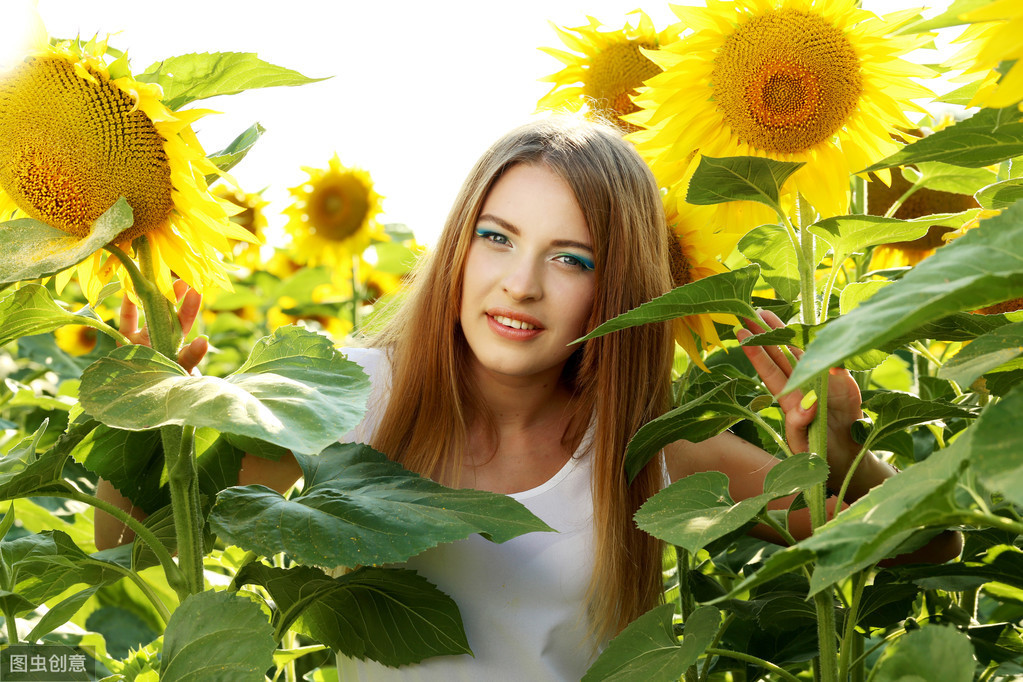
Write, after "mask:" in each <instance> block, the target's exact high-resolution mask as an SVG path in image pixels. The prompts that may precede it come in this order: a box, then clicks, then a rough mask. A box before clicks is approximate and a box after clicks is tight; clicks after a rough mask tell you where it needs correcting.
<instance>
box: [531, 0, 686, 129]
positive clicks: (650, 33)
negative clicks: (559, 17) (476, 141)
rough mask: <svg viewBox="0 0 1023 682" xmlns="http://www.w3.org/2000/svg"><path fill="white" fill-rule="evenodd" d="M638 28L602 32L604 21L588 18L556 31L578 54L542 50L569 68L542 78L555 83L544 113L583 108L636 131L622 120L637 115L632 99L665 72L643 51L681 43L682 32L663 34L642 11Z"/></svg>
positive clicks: (543, 100) (542, 102)
mask: <svg viewBox="0 0 1023 682" xmlns="http://www.w3.org/2000/svg"><path fill="white" fill-rule="evenodd" d="M635 14H638V15H639V22H638V24H637V25H636V26H632V25H630V24H625V26H623V27H622V28H621V29H618V30H616V31H601V30H600V22H599V21H597V20H596V19H594V18H593V17H588V18H589V20H590V23H589V25H588V26H579V27H576V28H565V29H563V28H559V27H557V26H555V27H554V29H555V30H556V31H557V32H558V35H560V36H561V40H562V41H563V42H564V43H565V45H567V46H568V47H570V48H571V49H573V50H575V52H566V51H564V50H558V49H554V48H550V47H541V48H540V49H541V50H542V51H544V52H546V53H547V54H549V55H551V56H552V57H554V58H555V59H557V60H558V61H560V62H561V63H563V64H564V65H565V68H563V69H561V70H560V71H558V72H557V73H554V74H551V75H550V76H547V77H545V78H542V79H541V80H543V81H546V82H549V83H554V87H553V88H551V91H550V92H549V93H547V94H546V95H545V96H544V97H543V98H541V99H540V101H539V103H538V104H537V107H538V108H539V109H567V110H569V111H579V110H581V109H583V108H584V107H585V108H586V109H587V110H588V111H589V112H591V113H592V114H595V115H597V116H598V117H599V118H602V119H606V120H612V121H615V122H617V123H618V124H619V125H621V126H622V127H623V128H624V129H625V130H636V126H635V125H632V124H631V123H626V122H625V121H623V120H622V119H621V118H619V117H620V116H623V115H624V114H628V113H631V112H633V111H636V109H637V107H636V105H634V104H633V103H632V99H631V97H632V95H635V94H636V89H637V88H639V87H640V86H641V85H642V84H643V81H644V80H646V79H647V78H650V77H651V76H653V75H655V74H658V73H660V71H661V69H660V67H659V66H657V65H656V64H654V63H653V62H652V61H650V59H648V58H647V57H646V56H645V55H644V54H643V52H642V49H647V50H652V49H655V48H658V47H661V46H664V45H667V44H669V43H671V42H672V41H673V40H675V39H677V37H678V32H677V29H667V30H664V31H661V32H660V33H658V32H657V31H656V30H654V25H653V22H652V21H651V20H650V17H648V16H647V15H646V14H645V13H644V12H642V11H641V10H637V11H636V12H635Z"/></svg>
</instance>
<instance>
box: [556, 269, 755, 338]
mask: <svg viewBox="0 0 1023 682" xmlns="http://www.w3.org/2000/svg"><path fill="white" fill-rule="evenodd" d="M759 276H760V268H759V267H758V266H756V265H750V266H748V267H745V268H739V269H738V270H731V271H729V272H723V273H721V274H718V275H711V276H710V277H705V278H703V279H700V280H697V281H695V282H693V283H691V284H683V285H682V286H680V287H676V288H674V289H672V290H671V291H669V292H668V293H666V294H663V295H661V296H658V297H657V298H655V299H653V300H652V301H647V302H646V303H644V304H642V305H640V306H638V307H636V308H633V309H632V310H630V311H628V312H626V313H622V314H621V315H619V316H617V317H614V318H612V319H610V320H608V321H607V322H605V323H603V324H602V325H600V326H599V327H597V328H596V329H594V330H593V331H591V332H590V333H589V334H587V335H586V336H584V337H582V338H581V339H577V341H576V342H577V343H578V342H579V341H588V340H589V339H593V338H596V337H598V336H603V335H604V334H610V333H611V332H616V331H618V330H619V329H626V328H628V327H637V326H639V325H641V324H647V323H650V322H665V321H667V320H673V319H675V318H676V317H684V316H686V315H699V314H703V313H725V314H732V315H739V316H742V317H756V311H755V310H753V308H752V307H751V306H750V304H749V301H750V297H751V296H752V294H753V287H754V286H756V283H757V278H758V277H759Z"/></svg>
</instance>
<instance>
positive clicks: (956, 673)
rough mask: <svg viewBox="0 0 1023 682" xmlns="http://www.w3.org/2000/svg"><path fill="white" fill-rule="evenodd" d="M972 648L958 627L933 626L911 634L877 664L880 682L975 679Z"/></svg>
mask: <svg viewBox="0 0 1023 682" xmlns="http://www.w3.org/2000/svg"><path fill="white" fill-rule="evenodd" d="M973 668H974V661H973V647H972V646H971V645H970V640H969V638H968V637H967V636H966V635H964V634H962V633H960V632H958V631H956V629H955V628H950V627H940V626H931V627H925V628H921V629H919V630H915V631H913V632H909V633H907V634H906V636H905V637H902V638H901V639H899V641H898V642H896V644H895V645H894V646H892V647H891V648H890V649H889V650H888V651H887V652H886V654H885V656H884V658H882V660H881V662H880V663H879V664H878V670H877V677H876V679H877V680H878V682H897V681H898V680H904V681H905V680H939V679H940V680H947V681H948V682H971V681H972V680H973Z"/></svg>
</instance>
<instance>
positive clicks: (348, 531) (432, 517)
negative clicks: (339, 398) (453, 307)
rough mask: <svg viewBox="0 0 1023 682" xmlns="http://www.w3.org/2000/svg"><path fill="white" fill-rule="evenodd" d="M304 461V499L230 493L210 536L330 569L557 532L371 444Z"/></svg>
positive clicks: (252, 490) (223, 497) (493, 497)
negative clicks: (472, 540)
mask: <svg viewBox="0 0 1023 682" xmlns="http://www.w3.org/2000/svg"><path fill="white" fill-rule="evenodd" d="M298 459H299V464H300V465H301V466H302V469H303V471H304V472H305V488H304V489H303V491H302V494H301V495H298V496H296V497H294V498H292V499H285V498H284V497H283V496H281V495H280V494H278V493H276V492H274V491H273V490H270V489H269V488H265V487H263V486H245V487H237V488H229V489H227V490H225V491H224V492H222V493H221V494H220V496H219V498H218V499H217V503H216V505H215V506H214V508H213V512H212V513H211V514H210V526H211V527H212V528H213V530H214V532H215V533H217V535H219V536H220V537H221V538H222V539H223V540H224V541H225V542H228V543H230V544H234V545H238V546H239V547H241V548H242V549H245V550H251V551H255V552H258V553H260V554H261V555H263V556H273V555H274V554H277V553H279V552H286V553H287V554H289V555H290V556H291V557H293V558H294V559H295V560H296V561H298V562H300V563H303V564H310V565H315V566H328V567H333V566H357V565H364V564H383V563H390V562H397V561H404V560H406V559H408V558H409V557H411V556H413V555H415V554H418V553H419V552H421V551H423V550H424V549H427V548H429V547H434V546H436V545H438V544H440V543H442V542H452V541H455V540H461V539H463V538H466V537H468V536H469V535H471V534H473V533H479V534H481V535H483V537H485V538H487V539H489V540H492V541H494V542H505V541H506V540H510V539H511V538H513V537H516V536H518V535H522V534H523V533H531V532H536V531H549V530H551V529H550V527H549V526H547V525H546V524H545V523H543V522H542V521H540V520H539V519H538V518H536V517H535V516H533V514H531V513H530V512H529V510H527V509H526V508H525V507H523V506H522V505H521V504H520V503H519V502H517V501H515V500H513V499H512V498H510V497H506V496H504V495H497V494H495V493H489V492H485V491H482V490H473V489H470V488H466V489H459V490H455V489H451V488H445V487H444V486H442V485H440V484H439V483H436V482H434V481H432V480H430V479H428V478H424V477H422V476H419V475H418V474H414V473H412V472H410V471H407V470H405V469H403V468H402V467H401V465H399V464H398V463H396V462H392V461H391V460H389V459H387V457H385V456H384V455H382V454H380V453H379V452H377V451H375V450H373V449H372V448H370V447H369V446H367V445H362V444H359V443H346V444H334V445H332V446H330V447H329V448H327V449H326V450H324V451H323V452H322V453H320V455H319V456H316V457H304V456H301V455H298ZM310 529H316V530H314V531H312V532H311V531H310ZM413 530H414V532H412V531H413Z"/></svg>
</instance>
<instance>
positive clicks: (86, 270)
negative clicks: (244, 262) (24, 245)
mask: <svg viewBox="0 0 1023 682" xmlns="http://www.w3.org/2000/svg"><path fill="white" fill-rule="evenodd" d="M160 98H161V90H160V87H159V86H157V85H153V84H149V83H143V82H140V81H138V80H136V79H135V78H133V77H132V75H131V71H130V67H129V64H128V61H127V58H126V57H125V56H124V55H123V54H122V55H121V56H119V57H117V58H116V59H111V58H110V56H108V50H107V45H106V41H105V40H104V41H100V40H96V39H94V40H92V41H90V42H88V43H82V42H81V41H64V42H57V43H56V44H55V45H53V46H51V45H50V41H49V39H48V37H47V35H46V31H45V29H44V28H43V27H42V22H41V21H40V20H39V19H38V17H36V30H35V36H34V41H33V46H32V49H31V51H30V53H29V54H28V55H26V56H25V58H24V60H23V61H21V62H20V63H18V64H17V65H15V66H14V67H13V68H11V69H9V70H8V71H6V72H4V73H3V74H0V215H2V216H4V217H7V216H8V215H9V214H10V210H11V209H15V217H17V216H19V215H26V216H28V217H31V218H34V219H36V220H39V221H42V222H44V223H46V224H48V225H51V226H53V227H55V228H57V229H59V230H62V231H64V232H67V233H69V234H72V235H76V236H80V237H84V236H86V235H87V234H88V233H89V230H90V229H91V228H92V224H93V223H94V222H95V220H96V219H97V218H98V217H99V216H100V215H101V214H102V213H103V212H104V211H106V210H107V209H108V208H109V207H110V206H111V205H112V204H113V203H114V202H115V201H116V200H117V199H118V197H121V196H123V197H125V199H126V200H127V201H128V204H129V205H130V206H131V207H132V209H133V211H134V217H135V222H134V224H133V225H132V226H131V227H130V228H128V229H127V230H125V231H124V232H122V233H121V234H120V235H118V237H117V238H116V239H115V240H114V242H115V243H116V244H117V245H118V246H119V247H121V249H122V250H125V251H127V252H128V253H129V254H132V253H133V250H132V240H134V239H135V238H136V237H138V236H140V235H146V236H147V238H148V240H149V243H150V245H151V251H152V255H153V261H154V263H153V264H154V269H155V279H156V282H155V283H156V285H157V287H158V288H159V289H160V291H161V292H163V293H164V295H166V296H167V297H168V298H171V299H172V300H173V299H174V293H173V287H172V282H173V276H172V272H173V273H174V275H176V276H178V277H180V278H181V279H183V280H185V281H186V282H188V284H189V285H191V286H192V287H193V288H195V289H197V290H199V291H202V290H204V289H206V288H207V287H210V286H217V287H223V288H230V286H231V285H230V282H229V281H228V279H227V275H226V273H225V270H224V267H223V265H222V263H221V256H220V255H219V254H221V253H229V252H230V251H231V246H230V243H229V241H228V238H233V239H238V240H243V241H254V240H255V238H254V237H253V236H252V235H251V234H249V233H248V232H247V231H245V230H244V229H243V228H240V227H237V226H235V225H233V224H232V223H231V221H230V219H229V215H228V214H229V209H227V208H226V207H225V206H224V205H223V204H222V203H221V202H219V201H218V200H217V199H216V198H215V197H213V196H212V195H211V194H210V193H209V191H208V188H207V185H206V181H205V176H206V175H210V174H218V173H220V171H219V170H218V169H217V168H216V167H215V166H214V165H213V164H212V163H211V162H210V161H208V160H207V159H206V154H205V152H204V151H203V149H202V147H201V146H200V144H199V141H198V140H197V139H196V137H195V133H194V132H193V130H192V127H191V126H192V123H194V122H195V121H196V120H198V119H199V118H201V117H202V116H204V115H205V114H206V113H209V112H206V111H201V110H189V111H183V112H172V111H170V110H169V109H168V108H167V107H166V106H164V105H163V104H162V103H161V101H160ZM218 252H219V253H218ZM122 269H123V266H122V265H121V263H120V261H119V260H117V259H116V258H112V257H110V256H108V255H107V254H106V253H105V252H102V251H100V252H97V253H95V254H93V255H92V256H90V257H89V258H87V259H86V260H85V261H83V262H82V263H80V264H79V265H78V266H77V267H76V268H73V269H68V270H65V271H64V272H62V273H60V274H58V275H57V277H56V283H57V286H58V288H63V286H64V285H65V284H66V283H67V282H68V281H69V280H70V279H71V278H72V277H73V276H74V274H75V272H77V275H78V279H79V282H80V283H81V286H82V291H83V292H84V293H85V295H86V297H87V298H88V299H89V300H90V301H95V300H96V297H97V296H98V295H99V292H100V290H101V289H102V287H103V285H104V284H105V283H106V282H107V281H108V280H109V279H110V277H111V276H113V275H114V274H117V275H118V276H119V279H120V281H122V282H124V283H125V286H126V287H127V288H129V289H131V284H130V280H129V279H128V277H127V276H126V273H123V272H120V271H121V270H122Z"/></svg>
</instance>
